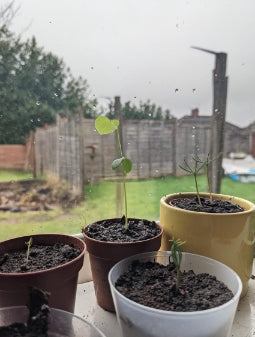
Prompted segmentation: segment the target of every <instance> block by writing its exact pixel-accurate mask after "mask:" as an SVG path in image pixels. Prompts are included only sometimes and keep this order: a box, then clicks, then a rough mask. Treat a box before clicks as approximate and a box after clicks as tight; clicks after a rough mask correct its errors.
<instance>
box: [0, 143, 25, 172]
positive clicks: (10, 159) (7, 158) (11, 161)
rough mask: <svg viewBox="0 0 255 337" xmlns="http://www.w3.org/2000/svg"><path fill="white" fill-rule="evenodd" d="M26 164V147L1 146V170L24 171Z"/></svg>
mask: <svg viewBox="0 0 255 337" xmlns="http://www.w3.org/2000/svg"><path fill="white" fill-rule="evenodd" d="M25 163H26V145H0V168H1V169H16V170H19V169H22V170H23V169H24V168H25Z"/></svg>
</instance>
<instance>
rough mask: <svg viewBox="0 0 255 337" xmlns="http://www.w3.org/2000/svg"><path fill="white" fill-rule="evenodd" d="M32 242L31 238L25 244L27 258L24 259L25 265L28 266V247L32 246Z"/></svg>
mask: <svg viewBox="0 0 255 337" xmlns="http://www.w3.org/2000/svg"><path fill="white" fill-rule="evenodd" d="M32 242H33V238H32V237H31V238H30V239H29V240H28V242H25V244H26V245H27V258H26V264H28V258H29V251H30V247H31V246H32Z"/></svg>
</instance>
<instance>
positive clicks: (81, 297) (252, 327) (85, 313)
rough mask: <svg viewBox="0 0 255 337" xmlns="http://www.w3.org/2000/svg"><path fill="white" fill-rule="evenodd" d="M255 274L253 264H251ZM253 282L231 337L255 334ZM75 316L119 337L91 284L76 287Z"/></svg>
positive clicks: (112, 317) (111, 316) (113, 318)
mask: <svg viewBox="0 0 255 337" xmlns="http://www.w3.org/2000/svg"><path fill="white" fill-rule="evenodd" d="M253 270H254V272H255V262H254V264H253ZM254 293H255V280H250V283H249V290H248V293H247V295H246V296H245V297H244V298H243V299H241V300H240V302H239V305H238V309H237V313H236V317H235V320H234V324H233V328H232V334H231V336H232V337H252V336H253V335H254V333H255V297H254ZM75 314H77V315H79V316H81V317H83V318H85V319H87V320H88V321H90V322H92V323H94V324H95V325H96V326H97V327H98V328H99V329H100V330H101V331H102V332H103V333H104V334H105V335H106V337H120V336H121V331H120V327H119V325H118V322H117V319H116V315H115V314H113V313H110V312H107V311H105V310H103V309H102V308H100V307H99V306H98V305H97V303H96V298H95V294H94V288H93V282H87V283H83V284H79V285H78V289H77V296H76V306H75Z"/></svg>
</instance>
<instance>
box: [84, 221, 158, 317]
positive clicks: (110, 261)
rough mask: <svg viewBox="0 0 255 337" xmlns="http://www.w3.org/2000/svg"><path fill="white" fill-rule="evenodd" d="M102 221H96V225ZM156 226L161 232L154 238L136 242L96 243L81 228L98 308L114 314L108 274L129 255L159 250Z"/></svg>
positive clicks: (96, 241)
mask: <svg viewBox="0 0 255 337" xmlns="http://www.w3.org/2000/svg"><path fill="white" fill-rule="evenodd" d="M112 220H115V219H112ZM102 221H104V220H101V221H97V223H100V222H102ZM90 225H92V224H90ZM90 225H88V226H90ZM157 226H158V227H159V228H160V230H161V231H160V234H158V235H157V236H155V237H154V238H151V239H148V240H144V241H136V242H108V241H98V240H95V239H92V238H90V237H88V236H87V235H86V234H85V233H84V230H85V227H84V228H83V230H82V233H83V236H84V239H85V244H86V248H87V251H88V252H89V259H90V265H91V272H92V277H93V282H94V289H95V294H96V299H97V303H98V305H100V307H102V308H103V309H105V310H108V311H112V312H115V309H114V304H113V299H112V295H111V290H110V285H109V283H108V273H109V271H110V269H111V268H112V267H113V266H114V265H115V264H116V263H117V262H119V261H120V260H122V259H124V258H126V257H129V256H131V255H135V254H139V253H144V252H152V251H157V250H159V248H160V245H161V236H162V232H163V229H162V228H161V226H159V225H158V224H157Z"/></svg>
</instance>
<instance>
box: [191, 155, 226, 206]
mask: <svg viewBox="0 0 255 337" xmlns="http://www.w3.org/2000/svg"><path fill="white" fill-rule="evenodd" d="M221 155H222V152H220V153H219V154H217V156H215V157H214V158H212V159H209V156H210V153H208V154H207V157H206V160H205V161H204V162H203V161H202V160H201V159H200V158H199V157H198V156H196V160H197V161H198V162H199V163H201V164H203V166H205V167H206V179H207V186H208V191H209V194H210V203H211V204H212V188H211V183H210V179H209V164H211V163H212V162H213V161H215V160H217V159H218V158H219V157H220V156H221Z"/></svg>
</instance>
